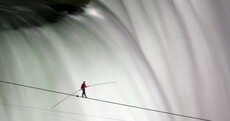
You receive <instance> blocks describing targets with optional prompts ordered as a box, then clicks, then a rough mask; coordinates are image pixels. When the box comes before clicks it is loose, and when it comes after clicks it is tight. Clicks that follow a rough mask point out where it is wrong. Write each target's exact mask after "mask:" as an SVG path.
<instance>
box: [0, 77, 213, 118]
mask: <svg viewBox="0 0 230 121" xmlns="http://www.w3.org/2000/svg"><path fill="white" fill-rule="evenodd" d="M0 82H1V83H5V84H11V85H16V86H22V87H27V88H31V89H37V90H42V91H47V92H52V93H57V94H62V95H69V96H74V97H77V96H76V95H72V94H68V93H64V92H59V91H53V90H48V89H43V88H39V87H33V86H28V85H23V84H18V83H13V82H7V81H2V80H0ZM77 98H83V97H81V96H78V97H77ZM84 99H88V100H94V101H100V102H104V103H110V104H115V105H120V106H126V107H131V108H136V109H142V110H146V111H152V112H158V113H164V114H169V115H174V116H180V117H185V118H190V119H197V120H202V121H211V120H208V119H203V118H198V117H193V116H187V115H182V114H177V113H171V112H166V111H160V110H154V109H149V108H143V107H138V106H133V105H127V104H122V103H116V102H111V101H105V100H100V99H94V98H84Z"/></svg>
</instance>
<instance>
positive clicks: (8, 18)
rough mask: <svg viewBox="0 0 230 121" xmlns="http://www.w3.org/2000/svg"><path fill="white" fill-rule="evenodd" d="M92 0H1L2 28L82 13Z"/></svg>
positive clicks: (50, 21)
mask: <svg viewBox="0 0 230 121" xmlns="http://www.w3.org/2000/svg"><path fill="white" fill-rule="evenodd" d="M89 2H90V0H20V1H19V0H1V1H0V29H19V28H22V27H35V26H42V25H44V24H47V23H54V22H57V21H59V20H60V19H61V18H62V17H64V16H65V15H67V14H71V13H76V14H78V13H82V12H84V8H85V7H86V5H87V4H88V3H89Z"/></svg>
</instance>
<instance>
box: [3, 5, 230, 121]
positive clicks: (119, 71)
mask: <svg viewBox="0 0 230 121" xmlns="http://www.w3.org/2000/svg"><path fill="white" fill-rule="evenodd" d="M199 2H201V1H193V2H185V1H183V0H178V1H171V0H164V1H159V0H143V1H139V0H101V1H91V2H90V3H89V4H88V5H87V7H86V8H85V12H84V13H81V14H74V13H72V14H68V15H66V16H65V17H63V18H62V19H60V21H58V22H55V23H52V24H45V25H43V26H37V27H29V28H28V27H24V28H20V29H12V30H10V29H6V30H1V31H0V80H3V81H8V82H13V83H19V84H24V85H30V86H34V87H39V88H44V89H49V90H55V91H60V92H65V93H69V94H71V93H72V92H74V91H76V90H78V89H80V86H81V83H82V82H83V81H86V84H87V85H91V84H97V83H106V82H116V83H115V84H111V85H103V86H97V87H96V86H95V87H92V88H87V89H86V94H87V96H88V97H90V98H96V99H101V100H108V101H112V102H118V103H123V104H129V105H134V106H139V107H143V108H149V109H154V110H160V111H166V112H171V113H176V114H181V115H187V116H193V117H199V118H204V119H209V120H218V121H227V120H228V119H230V117H229V115H228V114H229V113H230V98H229V93H230V92H229V87H230V83H229V80H230V76H229V72H230V64H229V63H228V62H229V59H230V58H229V57H230V56H229V55H228V52H229V51H230V50H229V42H228V41H227V40H228V38H229V34H227V32H226V31H228V30H229V21H227V20H228V19H227V17H228V16H226V13H225V12H226V11H227V9H229V8H227V7H226V6H225V5H224V1H223V0H222V2H220V3H218V4H217V3H216V2H211V1H210V2H208V1H206V2H204V1H203V2H201V3H200V4H198V3H199ZM228 3H229V2H228ZM202 5H204V6H202ZM223 6H225V7H223ZM221 7H223V8H226V9H221ZM200 11H202V12H201V13H199V12H200ZM217 17H218V18H217ZM220 21H221V22H222V23H219V22H220ZM224 24H226V26H224ZM77 94H78V95H81V91H80V92H77ZM63 98H65V95H64V96H63V95H59V94H53V93H49V92H45V91H39V90H34V89H28V88H24V87H19V86H13V85H6V84H2V83H0V116H1V119H2V120H3V121H14V120H17V121H31V120H32V121H41V120H47V121H53V120H56V121H62V120H64V121H69V120H82V121H83V120H84V121H92V120H93V121H101V120H106V121H107V120H119V121H155V120H156V121H190V120H194V121H195V120H196V119H189V118H185V117H180V116H173V115H168V114H162V113H157V112H151V111H145V110H140V109H133V108H130V107H122V106H117V105H112V104H106V103H103V102H96V101H93V100H85V99H79V98H75V97H69V98H68V99H66V100H65V101H63V102H62V103H60V104H59V105H57V106H56V107H55V108H54V109H50V108H51V107H52V106H53V105H54V104H56V103H57V102H58V101H60V100H62V99H63Z"/></svg>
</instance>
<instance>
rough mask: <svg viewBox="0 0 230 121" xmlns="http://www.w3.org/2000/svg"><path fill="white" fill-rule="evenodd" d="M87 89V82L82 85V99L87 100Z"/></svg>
mask: <svg viewBox="0 0 230 121" xmlns="http://www.w3.org/2000/svg"><path fill="white" fill-rule="evenodd" d="M85 88H87V86H86V84H85V81H83V83H82V84H81V90H82V97H85V98H87V96H86V93H85Z"/></svg>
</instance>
